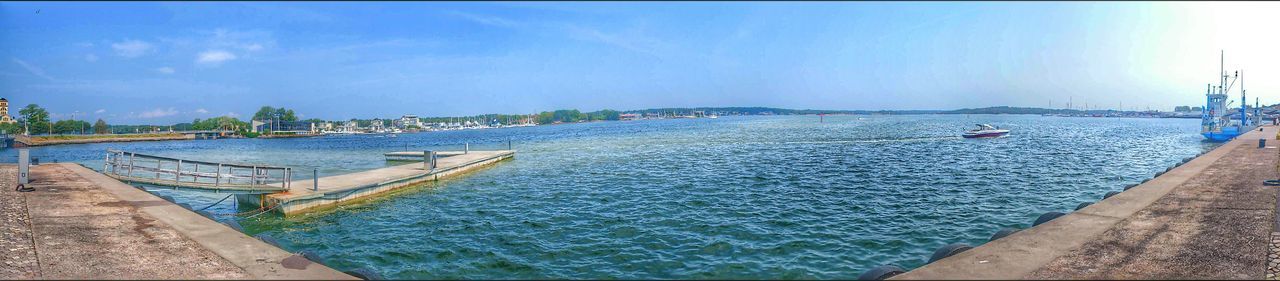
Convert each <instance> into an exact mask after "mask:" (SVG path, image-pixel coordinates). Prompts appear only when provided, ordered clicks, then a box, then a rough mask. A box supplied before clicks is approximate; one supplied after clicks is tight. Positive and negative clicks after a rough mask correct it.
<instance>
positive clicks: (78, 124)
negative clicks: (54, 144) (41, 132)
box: [53, 120, 90, 134]
mask: <svg viewBox="0 0 1280 281" xmlns="http://www.w3.org/2000/svg"><path fill="white" fill-rule="evenodd" d="M89 127H90V125H89V122H85V121H80V120H59V121H58V122H55V123H53V132H54V133H57V134H79V133H83V132H84V130H85V129H89Z"/></svg>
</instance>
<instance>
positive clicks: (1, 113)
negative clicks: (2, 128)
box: [0, 98, 18, 124]
mask: <svg viewBox="0 0 1280 281" xmlns="http://www.w3.org/2000/svg"><path fill="white" fill-rule="evenodd" d="M13 123H18V120H13V117H9V100H7V99H4V98H0V124H13Z"/></svg>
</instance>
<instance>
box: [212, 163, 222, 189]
mask: <svg viewBox="0 0 1280 281" xmlns="http://www.w3.org/2000/svg"><path fill="white" fill-rule="evenodd" d="M220 182H222V163H218V173H217V174H215V176H214V178H213V187H218V183H220Z"/></svg>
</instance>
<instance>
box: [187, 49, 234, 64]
mask: <svg viewBox="0 0 1280 281" xmlns="http://www.w3.org/2000/svg"><path fill="white" fill-rule="evenodd" d="M234 59H236V55H235V54H232V53H231V52H227V51H223V50H209V51H204V52H201V53H200V55H198V56H196V63H199V64H204V65H219V64H222V62H225V61H229V60H234Z"/></svg>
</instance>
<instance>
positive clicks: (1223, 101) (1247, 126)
mask: <svg viewBox="0 0 1280 281" xmlns="http://www.w3.org/2000/svg"><path fill="white" fill-rule="evenodd" d="M1222 58H1223V60H1222V62H1223V63H1225V61H1226V60H1225V58H1226V56H1225V54H1223V57H1222ZM1242 72H1243V71H1239V70H1237V71H1236V72H1235V74H1234V75H1227V71H1226V68H1225V67H1223V68H1221V72H1220V74H1221V75H1220V76H1219V79H1218V86H1217V87H1214V86H1213V85H1207V87H1206V89H1205V107H1204V109H1203V111H1202V112H1201V115H1200V134H1201V135H1203V136H1204V137H1205V138H1206V139H1209V140H1212V141H1227V140H1231V139H1233V138H1235V137H1237V136H1240V134H1243V133H1244V132H1248V131H1249V130H1253V128H1256V127H1257V126H1258V122H1259V120H1256V119H1257V118H1258V116H1261V115H1260V114H1259V113H1260V112H1255V113H1254V114H1253V116H1254V118H1253V119H1251V118H1249V114H1248V108H1247V107H1246V105H1247V104H1248V102H1247V100H1246V96H1245V90H1244V79H1243V77H1244V75H1243V74H1242ZM1228 79H1230V81H1227V80H1228ZM1236 82H1240V110H1239V113H1240V115H1239V118H1240V119H1239V120H1234V119H1232V117H1234V116H1236V115H1235V114H1234V112H1230V110H1229V109H1228V108H1227V106H1229V105H1228V101H1227V98H1228V97H1227V93H1229V92H1230V91H1231V88H1233V87H1234V86H1235V84H1236ZM1257 108H1258V107H1257V106H1254V110H1255V111H1257Z"/></svg>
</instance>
